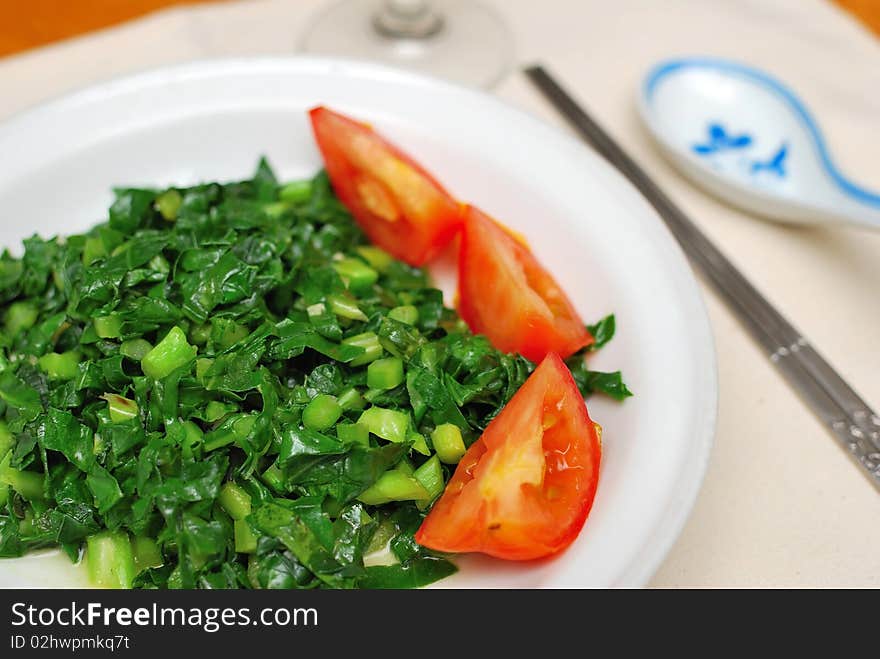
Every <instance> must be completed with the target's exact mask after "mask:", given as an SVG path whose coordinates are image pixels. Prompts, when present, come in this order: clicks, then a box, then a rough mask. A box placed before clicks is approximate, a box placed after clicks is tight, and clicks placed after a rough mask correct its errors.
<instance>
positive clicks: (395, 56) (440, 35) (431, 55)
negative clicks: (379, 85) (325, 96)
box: [301, 0, 513, 88]
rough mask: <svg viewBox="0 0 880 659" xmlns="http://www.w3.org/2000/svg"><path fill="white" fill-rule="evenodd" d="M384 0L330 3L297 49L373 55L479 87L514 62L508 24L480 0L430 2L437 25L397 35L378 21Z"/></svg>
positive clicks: (495, 79) (497, 77)
mask: <svg viewBox="0 0 880 659" xmlns="http://www.w3.org/2000/svg"><path fill="white" fill-rule="evenodd" d="M385 1H386V0H342V1H341V2H338V3H336V4H334V5H332V6H331V7H330V8H328V9H327V10H326V11H325V12H324V13H323V14H321V15H319V16H318V18H317V19H316V20H315V22H314V23H312V25H311V26H310V27H309V29H308V30H307V32H306V34H305V35H304V37H303V39H302V42H301V50H302V51H303V52H306V53H312V54H318V55H338V56H342V57H350V58H356V59H367V60H372V61H375V62H381V63H383V64H388V65H391V66H397V67H402V68H406V69H411V70H413V71H416V72H419V73H426V74H428V75H433V76H437V77H438V78H445V79H446V80H450V81H452V82H457V83H460V84H464V85H467V86H470V87H482V88H490V87H492V86H494V85H495V84H496V83H498V82H499V81H500V80H501V79H502V78H503V77H504V75H505V74H506V73H507V71H508V70H509V68H510V67H511V65H512V64H513V39H512V37H511V34H510V32H509V30H508V29H507V26H506V25H505V24H504V22H503V21H502V20H501V18H500V17H499V16H498V15H497V14H496V13H495V12H494V11H492V10H491V9H489V8H488V7H486V6H485V5H483V4H481V3H479V2H473V1H470V0H445V1H443V0H435V1H434V2H430V3H428V4H429V5H430V6H431V8H432V9H433V10H434V11H435V12H436V14H437V16H438V18H439V21H438V23H437V25H436V26H435V28H434V29H431V30H426V34H425V36H418V37H398V36H392V35H390V34H388V32H387V30H384V29H382V26H381V23H379V21H378V17H379V16H380V15H381V12H382V9H383V6H384V3H385ZM377 23H379V24H377Z"/></svg>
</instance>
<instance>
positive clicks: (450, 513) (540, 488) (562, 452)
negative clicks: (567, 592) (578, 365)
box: [415, 353, 602, 560]
mask: <svg viewBox="0 0 880 659" xmlns="http://www.w3.org/2000/svg"><path fill="white" fill-rule="evenodd" d="M601 457H602V447H601V440H600V437H599V429H598V427H597V426H596V425H595V424H594V423H593V422H592V421H591V420H590V416H589V414H588V413H587V408H586V405H585V404H584V399H583V398H582V397H581V394H580V392H579V391H578V388H577V385H575V382H574V379H573V378H572V376H571V373H570V372H569V370H568V368H567V367H566V366H565V363H564V362H563V361H562V359H560V357H559V356H558V355H556V354H553V353H551V354H550V355H548V356H547V358H546V359H545V360H544V361H543V362H541V364H540V365H539V366H538V368H537V369H536V370H535V371H534V372H533V373H532V375H531V376H530V377H529V379H528V380H526V382H525V383H524V384H523V386H522V387H521V388H520V390H519V391H517V392H516V394H515V395H514V396H513V398H511V399H510V401H509V402H508V403H507V405H506V406H505V407H504V409H503V410H501V413H500V414H499V415H498V416H497V417H495V418H494V419H493V420H492V421H491V423H489V426H488V427H487V428H486V430H485V432H483V435H482V436H481V437H480V439H478V440H477V441H476V442H475V443H474V444H473V445H471V447H470V448H469V449H468V451H467V453H465V455H464V457H463V458H462V459H461V462H459V464H458V467H457V468H456V470H455V474H454V475H453V477H452V479H451V480H450V481H449V484H448V485H447V486H446V490H445V491H444V492H443V495H442V496H441V497H440V499H439V500H438V501H437V503H436V504H434V507H433V508H432V509H431V512H430V513H429V514H428V516H427V517H426V518H425V520H424V522H422V525H421V527H420V528H419V530H418V532H417V533H416V535H415V538H416V542H418V543H419V544H420V545H423V546H425V547H429V548H431V549H435V550H437V551H443V552H455V553H459V552H482V553H484V554H489V555H491V556H496V557H498V558H505V559H509V560H527V559H532V558H540V557H542V556H548V555H550V554H554V553H556V552H558V551H561V550H562V549H565V548H566V547H567V546H568V545H570V544H571V542H572V541H573V540H574V539H575V537H577V535H578V533H579V532H580V530H581V528H582V527H583V525H584V521H585V520H586V519H587V514H588V513H589V512H590V507H591V506H592V504H593V497H594V495H595V493H596V485H597V484H598V479H599V463H600V461H601Z"/></svg>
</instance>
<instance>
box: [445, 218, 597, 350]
mask: <svg viewBox="0 0 880 659" xmlns="http://www.w3.org/2000/svg"><path fill="white" fill-rule="evenodd" d="M458 298H459V303H458V307H459V313H460V314H461V317H462V318H463V319H464V320H465V322H466V323H467V324H468V325H469V326H470V328H471V329H472V330H473V331H474V332H476V333H477V334H485V335H486V336H487V337H488V338H489V340H490V341H491V342H492V345H494V346H495V347H496V348H498V349H499V350H503V351H505V352H518V353H520V354H521V355H523V356H524V357H526V358H527V359H530V360H532V361H535V362H538V361H541V360H542V359H543V358H544V357H545V356H546V355H547V354H548V353H551V352H555V353H557V354H559V355H561V356H562V357H563V358H565V357H568V356H569V355H571V354H573V353H575V352H577V351H578V350H580V349H581V348H583V347H584V346H588V345H590V344H591V343H592V342H593V337H592V336H591V335H590V332H589V331H588V330H587V328H586V327H585V326H584V323H583V321H582V320H581V318H580V316H578V313H577V311H575V308H574V306H573V305H572V304H571V302H570V301H569V299H568V297H566V295H565V293H564V292H563V291H562V289H561V288H560V287H559V284H557V283H556V280H555V279H553V276H552V275H551V274H550V273H549V272H547V270H545V269H544V267H543V266H542V265H541V264H540V263H539V262H538V260H537V259H536V258H535V256H534V255H533V254H532V253H531V251H530V250H529V248H528V247H527V246H526V245H525V244H523V242H522V241H520V240H517V239H516V238H515V237H514V236H513V235H511V233H510V232H509V231H507V230H505V229H504V228H503V227H502V226H500V225H499V224H498V223H496V222H495V221H494V220H493V219H492V218H490V217H489V216H488V215H485V214H484V213H482V212H481V211H480V210H479V209H477V208H474V207H473V206H468V207H467V208H466V209H465V219H464V233H463V237H462V243H461V251H460V256H459V262H458Z"/></svg>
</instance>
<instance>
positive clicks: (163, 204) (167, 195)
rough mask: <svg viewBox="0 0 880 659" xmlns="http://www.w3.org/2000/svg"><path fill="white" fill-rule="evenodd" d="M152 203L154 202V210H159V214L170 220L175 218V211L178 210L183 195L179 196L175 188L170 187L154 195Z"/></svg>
mask: <svg viewBox="0 0 880 659" xmlns="http://www.w3.org/2000/svg"><path fill="white" fill-rule="evenodd" d="M154 203H155V204H156V210H158V211H159V214H160V215H161V216H162V217H164V218H165V219H166V220H168V221H169V222H171V221H174V220H176V219H177V212H178V211H179V210H180V205H181V204H182V203H183V197H181V196H180V193H179V192H178V191H177V190H175V189H174V188H172V189H171V190H166V191H165V192H163V193H162V194H160V195H159V196H158V197H156V201H155V202H154Z"/></svg>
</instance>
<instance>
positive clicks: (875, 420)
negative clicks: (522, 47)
mask: <svg viewBox="0 0 880 659" xmlns="http://www.w3.org/2000/svg"><path fill="white" fill-rule="evenodd" d="M525 73H526V75H527V76H528V77H529V79H530V80H531V81H532V82H533V83H534V84H535V86H536V87H537V88H538V89H539V90H540V91H541V92H542V93H543V94H544V95H545V96H546V97H547V99H548V100H549V101H550V102H551V103H552V104H553V105H554V107H555V108H556V109H557V110H558V111H559V112H560V113H561V114H562V115H563V117H565V119H567V120H568V122H569V123H570V124H571V125H572V127H573V128H574V129H575V130H576V131H577V132H578V133H579V134H580V135H581V137H583V138H584V139H585V140H586V141H587V142H588V143H590V144H591V145H592V146H593V147H594V148H595V149H596V150H597V151H598V152H599V153H600V154H601V155H602V156H604V157H605V158H606V159H607V160H608V161H609V162H610V163H611V164H612V165H614V166H615V167H617V169H618V170H620V172H621V173H622V174H623V175H624V176H626V177H627V178H628V179H629V180H630V181H631V182H632V183H633V185H635V186H636V188H638V189H639V190H640V191H641V193H642V194H643V195H644V196H645V198H646V199H647V200H648V201H649V202H650V203H651V205H652V206H653V207H654V208H655V209H656V210H657V212H658V213H659V215H660V217H661V218H663V220H664V221H665V222H666V225H667V226H668V228H669V230H670V231H671V232H672V234H673V235H674V236H675V237H676V239H677V240H678V242H679V243H680V244H681V247H682V249H683V250H684V252H685V253H686V254H687V255H688V257H690V259H691V261H692V262H693V263H694V264H695V265H696V266H697V267H698V268H699V269H700V271H701V272H702V273H703V276H704V277H705V278H706V279H707V280H708V281H709V282H710V283H711V284H712V285H713V286H714V287H715V290H716V291H717V292H718V293H719V295H720V296H721V297H722V299H724V301H725V302H727V304H728V306H729V307H730V308H731V309H732V310H733V311H734V312H735V313H736V315H737V317H738V318H739V320H740V322H742V324H743V325H744V326H745V328H746V329H747V330H748V331H749V333H750V334H751V335H752V337H753V338H754V339H755V340H756V341H757V342H758V343H759V344H761V345H762V346H763V347H764V348H765V349H766V350H767V354H768V356H769V358H770V361H771V362H773V364H774V365H775V366H776V367H777V368H778V369H779V371H780V372H781V373H782V375H783V376H784V377H785V379H786V380H787V381H788V383H789V384H790V385H791V386H792V388H793V389H795V391H797V392H798V393H799V394H800V396H801V398H802V399H803V401H804V402H805V403H806V404H807V405H808V406H809V407H810V408H811V409H812V410H813V412H814V413H815V414H816V416H817V417H818V418H819V419H820V420H821V421H822V422H823V424H824V425H825V427H826V429H827V430H828V431H829V432H830V433H831V434H832V436H833V437H834V438H835V439H836V440H837V441H838V443H839V444H841V446H842V447H843V448H844V449H845V450H846V451H847V452H848V453H849V455H850V456H851V457H852V458H853V460H854V461H855V463H856V464H857V465H858V466H859V467H860V468H861V470H862V473H864V474H865V475H866V476H867V477H868V479H869V480H870V482H871V483H872V484H873V485H874V487H875V488H877V489H878V490H880V415H878V414H877V413H876V412H874V411H873V410H871V409H870V407H869V406H868V404H867V403H865V401H864V400H862V398H861V397H860V396H859V395H858V394H857V393H856V392H855V391H854V390H853V389H852V387H850V386H849V385H848V384H847V383H846V382H845V381H844V380H843V378H841V377H840V375H838V374H837V372H836V371H835V370H834V369H833V368H832V367H831V365H830V364H829V363H828V362H827V361H825V359H824V358H823V357H822V356H821V355H820V354H819V353H818V352H817V351H816V350H815V349H813V347H812V346H810V344H809V343H808V342H807V340H806V339H805V338H804V337H803V336H802V335H801V333H800V332H798V331H797V330H796V329H795V328H794V327H793V326H792V325H791V323H789V322H788V320H786V318H785V317H784V316H783V315H782V314H780V313H779V312H778V311H777V310H776V309H775V308H774V307H773V306H772V305H771V304H770V303H769V302H768V301H767V299H766V298H765V297H764V296H763V295H761V293H760V292H759V291H758V290H757V289H756V288H755V287H754V286H753V285H752V284H751V282H749V281H748V280H747V279H746V278H745V277H744V276H743V274H742V273H741V272H740V271H739V270H737V269H736V268H735V267H734V265H733V264H732V263H731V262H730V261H729V260H728V259H727V257H725V256H724V254H723V253H722V252H721V251H720V250H719V249H718V248H717V247H715V245H714V244H713V243H712V242H711V241H709V239H708V238H707V237H706V236H705V235H704V234H703V233H702V232H701V231H700V230H699V229H698V228H697V226H696V225H695V224H694V223H693V222H692V221H691V220H690V219H689V218H688V217H687V215H685V213H684V212H683V211H682V210H681V209H680V208H679V207H678V206H676V205H675V204H674V203H673V201H672V200H671V199H670V198H669V197H668V196H667V195H666V194H665V193H664V192H663V191H662V190H661V189H660V188H659V187H658V186H657V184H656V183H654V181H653V180H651V178H650V177H649V176H648V175H647V174H646V173H645V172H644V171H643V170H642V168H641V167H639V166H638V165H637V164H636V163H635V161H633V159H632V158H630V157H629V156H628V155H627V154H626V153H625V152H624V151H623V149H621V148H620V146H618V145H617V143H616V142H614V140H613V139H612V138H611V137H610V136H609V135H608V134H607V133H606V132H605V131H604V130H603V129H602V128H601V127H600V126H599V125H598V124H597V123H596V122H595V121H594V120H593V119H592V117H590V116H589V115H588V114H587V113H586V111H584V110H583V108H581V107H580V106H579V105H578V104H577V102H576V101H575V100H574V99H573V98H572V97H571V96H570V95H569V94H568V93H567V92H566V91H565V90H564V89H562V87H560V86H559V84H558V83H557V82H556V81H555V80H554V79H553V78H552V77H551V76H550V74H549V73H547V71H546V70H544V69H543V68H542V67H540V66H533V67H530V68H527V69H526V70H525Z"/></svg>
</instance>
